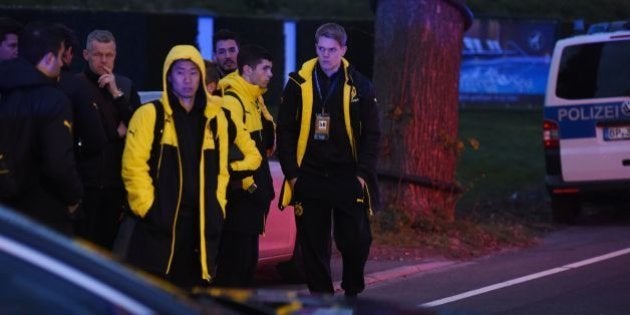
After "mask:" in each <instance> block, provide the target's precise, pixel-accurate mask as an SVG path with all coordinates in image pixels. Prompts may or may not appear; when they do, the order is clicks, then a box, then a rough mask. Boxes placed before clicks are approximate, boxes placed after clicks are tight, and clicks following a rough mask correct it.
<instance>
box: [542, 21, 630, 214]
mask: <svg viewBox="0 0 630 315" xmlns="http://www.w3.org/2000/svg"><path fill="white" fill-rule="evenodd" d="M543 141H544V150H545V162H546V177H545V181H546V185H547V188H548V191H549V194H550V196H551V207H552V212H553V218H554V220H555V221H556V222H562V223H570V222H572V221H573V219H574V218H575V217H576V215H577V214H578V213H579V211H580V208H581V204H582V202H583V201H587V200H589V201H590V200H597V199H604V200H605V201H612V202H614V201H619V200H621V198H628V197H630V31H616V32H607V33H599V34H590V35H579V36H575V37H571V38H567V39H562V40H559V41H558V42H557V43H556V47H555V50H554V53H553V57H552V62H551V68H550V71H549V80H548V83H547V93H546V95H545V108H544V122H543ZM602 197H603V198H602Z"/></svg>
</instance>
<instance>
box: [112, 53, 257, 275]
mask: <svg viewBox="0 0 630 315" xmlns="http://www.w3.org/2000/svg"><path fill="white" fill-rule="evenodd" d="M181 59H186V60H190V61H193V62H194V63H195V64H196V65H197V66H198V67H199V70H200V72H201V74H202V76H201V79H200V86H199V90H198V91H197V96H196V97H202V98H204V99H205V100H206V104H205V108H204V112H203V115H204V128H203V131H202V132H203V135H202V139H203V140H202V148H201V150H200V152H201V156H200V159H199V161H200V163H199V177H198V180H199V183H198V184H199V185H198V187H199V198H198V199H199V207H198V211H199V213H198V218H199V251H200V253H199V256H200V259H201V262H200V263H201V273H202V274H201V278H202V279H205V280H207V281H210V280H211V278H212V277H213V276H214V269H215V266H214V265H215V263H214V262H215V258H216V257H215V256H216V248H217V246H218V239H219V236H220V231H221V224H222V222H223V218H224V217H225V204H226V189H227V184H228V181H229V172H228V167H229V168H232V169H234V170H242V171H245V170H254V169H256V168H258V166H259V165H260V162H261V159H262V158H261V156H260V154H259V153H258V150H257V149H256V146H255V143H254V142H253V141H252V140H251V138H250V137H249V135H248V134H247V133H246V132H245V131H244V128H243V125H242V123H241V122H238V121H233V120H231V119H230V118H229V117H228V116H229V115H226V112H225V111H224V109H222V107H221V98H219V97H215V96H210V95H209V94H208V93H207V91H206V89H205V88H204V86H203V82H205V75H206V74H205V66H204V63H203V59H202V57H201V55H200V54H199V52H198V51H197V49H196V48H195V47H193V46H189V45H179V46H175V47H173V49H171V51H170V52H169V54H168V55H167V57H166V60H165V62H164V70H163V80H162V81H163V86H164V91H166V93H163V97H162V99H161V103H162V105H163V108H164V117H163V119H164V128H163V132H162V135H161V139H157V141H159V144H160V145H159V152H158V153H157V154H158V156H157V157H156V156H153V157H152V156H151V151H152V144H153V141H154V140H155V139H153V138H154V126H155V121H156V110H155V106H151V105H149V104H145V105H143V106H141V107H140V108H139V109H138V110H137V111H136V112H135V113H134V115H133V117H132V119H131V121H130V123H129V130H128V134H127V139H126V143H125V150H124V153H123V162H122V164H123V167H122V177H123V181H124V184H125V188H126V190H127V195H128V201H129V206H130V209H131V211H132V212H133V213H134V214H136V215H137V216H139V217H140V220H138V224H136V228H135V230H134V233H133V235H132V239H131V241H130V244H129V253H128V260H129V262H131V263H133V264H135V265H137V266H139V267H141V268H143V269H145V270H148V271H151V272H154V273H158V274H165V275H167V274H169V271H170V269H171V264H172V260H173V255H174V251H175V244H176V238H177V233H176V232H175V231H177V227H176V225H177V218H178V214H179V211H180V209H181V198H182V185H183V183H182V177H183V174H182V160H181V152H180V146H179V145H178V134H177V132H176V129H175V120H174V119H173V109H172V107H171V104H170V101H169V96H168V95H169V94H172V93H171V92H170V87H169V86H170V84H169V83H168V82H167V74H168V71H169V69H170V67H171V65H172V64H173V63H174V62H175V61H177V60H181ZM173 106H179V104H177V105H173ZM229 129H231V130H234V131H235V134H234V135H233V136H230V133H229V132H228V130H229ZM232 142H233V143H236V144H237V145H238V147H239V148H240V149H241V151H243V155H244V159H243V160H240V161H233V162H230V163H228V150H229V145H230V143H232ZM150 161H156V163H155V167H156V170H152V169H151V164H152V163H150ZM151 174H156V175H155V176H154V177H152V176H151Z"/></svg>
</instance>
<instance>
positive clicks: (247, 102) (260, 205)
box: [216, 45, 274, 287]
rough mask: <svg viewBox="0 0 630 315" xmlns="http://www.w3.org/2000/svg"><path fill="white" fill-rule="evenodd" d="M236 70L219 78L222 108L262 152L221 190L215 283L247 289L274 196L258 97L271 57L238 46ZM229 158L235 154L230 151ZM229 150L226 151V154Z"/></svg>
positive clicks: (265, 114) (270, 128) (267, 119)
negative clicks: (252, 167)
mask: <svg viewBox="0 0 630 315" xmlns="http://www.w3.org/2000/svg"><path fill="white" fill-rule="evenodd" d="M237 60H238V72H232V73H230V74H229V75H227V76H226V77H225V78H223V79H221V80H220V81H219V87H220V89H221V90H222V91H223V101H224V106H225V108H227V109H228V110H229V111H230V112H231V116H232V118H233V119H234V120H241V121H242V122H243V123H244V125H245V128H246V130H247V132H249V134H250V136H251V138H252V139H253V140H254V141H255V142H256V146H257V147H258V151H259V152H260V154H261V155H262V156H263V162H262V163H261V165H260V167H259V168H258V169H257V170H256V171H255V172H254V174H253V176H249V175H250V174H242V173H241V174H236V173H233V174H232V178H231V180H230V185H229V188H228V192H227V211H226V212H227V213H226V218H225V224H224V226H223V233H222V236H221V245H220V247H219V256H218V267H217V278H216V280H217V281H216V284H217V285H219V286H224V287H248V286H251V285H252V284H253V279H254V273H255V271H256V262H257V261H258V235H259V234H261V233H263V231H264V228H265V217H266V215H267V213H268V212H269V204H270V203H271V200H273V197H274V191H273V181H272V178H271V172H270V170H269V163H268V161H267V157H269V156H271V154H272V153H273V143H274V125H273V118H272V117H271V114H269V111H267V107H266V106H265V103H264V101H263V98H262V95H263V93H264V92H265V91H266V90H267V85H268V84H269V81H270V80H271V77H272V75H273V74H272V72H271V68H272V66H273V64H272V60H271V55H270V54H269V52H268V51H267V50H265V49H264V48H262V47H260V46H254V45H250V46H242V47H241V49H240V51H239V54H238V59H237ZM235 153H236V156H235V157H234V158H237V159H238V158H240V157H239V156H238V152H235ZM231 154H232V152H231Z"/></svg>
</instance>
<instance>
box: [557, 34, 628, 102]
mask: <svg viewBox="0 0 630 315" xmlns="http://www.w3.org/2000/svg"><path fill="white" fill-rule="evenodd" d="M628 56H630V40H624V41H611V42H603V43H589V44H583V45H573V46H568V47H566V48H565V49H564V51H563V53H562V59H561V61H560V71H559V73H558V83H557V87H556V94H557V95H558V97H562V98H565V99H587V98H603V97H620V96H630V84H629V82H630V58H628Z"/></svg>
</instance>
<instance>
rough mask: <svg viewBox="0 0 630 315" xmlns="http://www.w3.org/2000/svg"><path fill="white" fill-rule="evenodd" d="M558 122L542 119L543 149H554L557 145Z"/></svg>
mask: <svg viewBox="0 0 630 315" xmlns="http://www.w3.org/2000/svg"><path fill="white" fill-rule="evenodd" d="M559 139H560V138H559V136H558V123H556V122H554V121H551V120H545V121H543V146H544V148H545V149H555V148H558V146H559V142H558V140H559Z"/></svg>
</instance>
